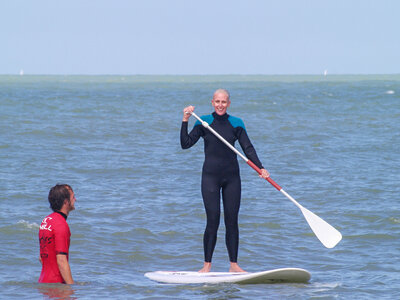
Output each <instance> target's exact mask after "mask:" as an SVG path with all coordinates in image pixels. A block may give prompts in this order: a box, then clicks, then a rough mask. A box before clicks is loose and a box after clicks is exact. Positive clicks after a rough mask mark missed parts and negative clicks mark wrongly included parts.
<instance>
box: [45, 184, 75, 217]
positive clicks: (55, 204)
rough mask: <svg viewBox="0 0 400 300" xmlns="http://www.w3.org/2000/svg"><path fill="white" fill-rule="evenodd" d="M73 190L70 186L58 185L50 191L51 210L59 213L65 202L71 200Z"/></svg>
mask: <svg viewBox="0 0 400 300" xmlns="http://www.w3.org/2000/svg"><path fill="white" fill-rule="evenodd" d="M71 192H72V188H71V187H70V186H69V185H68V184H56V185H55V186H53V187H52V188H51V189H50V192H49V197H48V199H49V203H50V208H51V209H52V210H53V211H59V210H60V209H61V208H62V206H63V204H64V200H65V199H67V200H68V201H70V200H69V197H70V196H71Z"/></svg>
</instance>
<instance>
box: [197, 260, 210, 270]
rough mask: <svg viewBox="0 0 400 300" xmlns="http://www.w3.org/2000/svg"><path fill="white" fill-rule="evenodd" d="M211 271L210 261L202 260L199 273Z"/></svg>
mask: <svg viewBox="0 0 400 300" xmlns="http://www.w3.org/2000/svg"><path fill="white" fill-rule="evenodd" d="M210 271H211V263H210V262H204V266H203V268H201V270H199V273H207V272H210Z"/></svg>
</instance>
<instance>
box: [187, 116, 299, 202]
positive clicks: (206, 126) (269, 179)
mask: <svg viewBox="0 0 400 300" xmlns="http://www.w3.org/2000/svg"><path fill="white" fill-rule="evenodd" d="M192 116H193V117H195V118H196V119H197V120H198V121H199V122H200V123H201V125H203V126H204V128H207V129H208V130H210V131H211V132H212V133H213V134H214V135H215V136H216V137H217V138H218V139H219V140H220V141H221V142H223V143H224V144H225V145H227V146H228V147H229V148H230V149H231V150H232V151H233V152H235V153H236V154H237V155H239V156H240V157H241V158H242V159H243V160H244V161H245V162H246V163H247V164H248V165H249V166H250V167H252V168H253V169H254V170H255V171H256V172H257V173H258V174H260V175H261V173H262V172H261V169H260V168H259V167H257V166H256V165H255V164H254V163H253V162H252V161H251V160H250V159H248V158H247V157H246V156H244V155H243V154H242V153H240V152H239V151H238V150H237V149H236V148H235V147H233V146H232V145H231V144H230V143H228V141H227V140H225V139H224V138H223V137H222V136H221V135H220V134H219V133H218V132H216V131H215V130H214V129H213V128H212V127H211V126H210V125H209V124H208V123H207V122H205V121H203V120H202V119H201V118H200V117H199V116H198V115H196V114H195V113H194V112H192ZM266 180H267V181H268V182H269V183H270V184H271V185H272V186H273V187H275V188H276V189H277V190H278V191H280V192H281V193H282V194H284V195H285V196H286V197H287V198H288V199H289V200H290V201H292V202H293V203H294V204H295V205H296V206H297V207H299V208H300V209H301V207H302V206H301V205H300V204H299V203H298V202H297V201H296V200H294V199H293V197H291V196H290V195H289V194H288V193H286V192H285V191H284V190H283V189H282V188H281V187H280V186H279V184H277V183H276V182H275V181H274V180H272V179H271V178H270V177H267V178H266Z"/></svg>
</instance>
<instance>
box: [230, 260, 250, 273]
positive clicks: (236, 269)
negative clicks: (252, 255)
mask: <svg viewBox="0 0 400 300" xmlns="http://www.w3.org/2000/svg"><path fill="white" fill-rule="evenodd" d="M229 272H243V273H247V272H246V271H245V270H243V269H242V268H241V267H239V265H238V264H237V263H233V262H231V267H230V268H229Z"/></svg>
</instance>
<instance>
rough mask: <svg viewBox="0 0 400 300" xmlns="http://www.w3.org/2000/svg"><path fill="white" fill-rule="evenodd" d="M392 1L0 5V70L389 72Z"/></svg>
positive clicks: (399, 45) (17, 1)
mask: <svg viewBox="0 0 400 300" xmlns="http://www.w3.org/2000/svg"><path fill="white" fill-rule="evenodd" d="M399 15H400V1H398V0H374V1H372V0H292V1H290V0H276V1H272V0H242V1H240V0H230V1H226V0H201V1H195V0H141V1H139V0H130V1H129V0H46V1H45V0H35V1H32V0H0V41H1V46H0V74H19V73H20V72H21V70H23V72H24V74H83V75H96V74H101V75H104V74H110V75H114V74H123V75H130V74H132V75H136V74H146V75H147V74H160V75H164V74H173V75H174V74H177V75H181V74H182V75H187V74H200V75H206V74H271V75H276V74H278V75H280V74H290V75H291V74H322V73H323V72H324V71H325V70H326V71H327V72H328V74H399V73H400V16H399Z"/></svg>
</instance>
